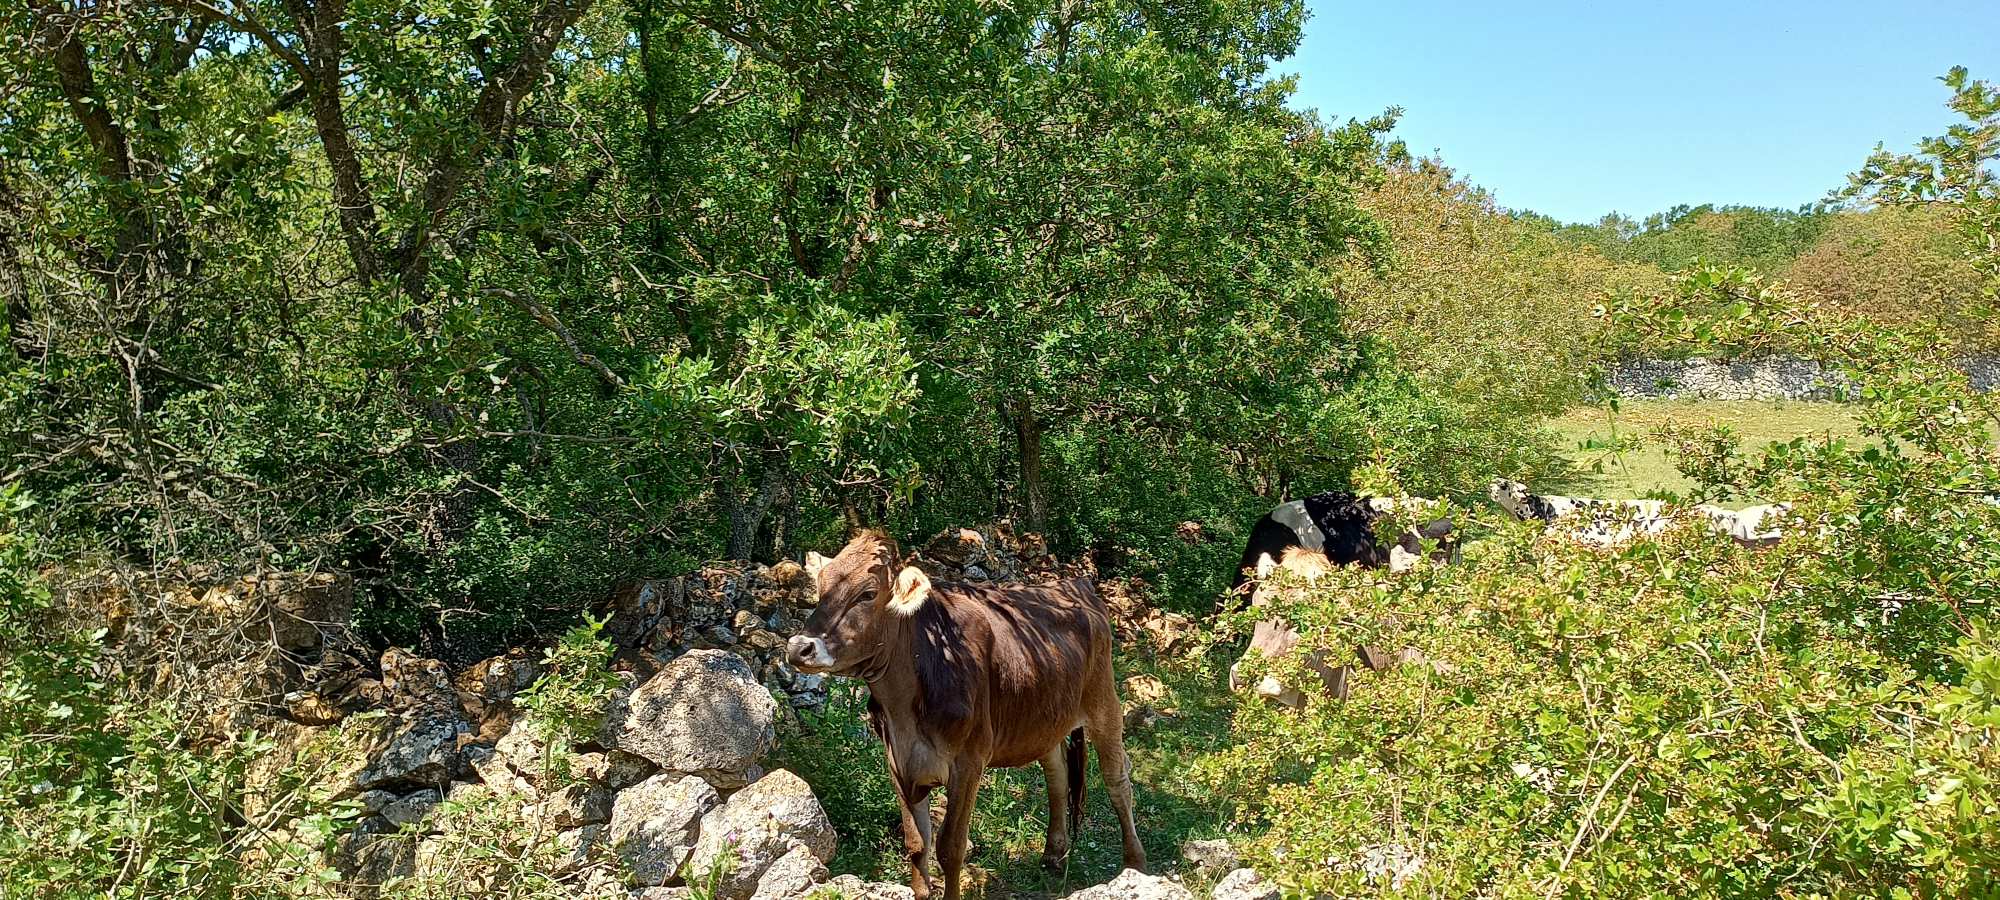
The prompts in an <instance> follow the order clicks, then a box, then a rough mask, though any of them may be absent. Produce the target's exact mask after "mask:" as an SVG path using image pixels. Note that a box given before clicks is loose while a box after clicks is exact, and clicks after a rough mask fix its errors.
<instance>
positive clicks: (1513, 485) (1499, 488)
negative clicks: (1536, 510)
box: [1486, 478, 1534, 519]
mask: <svg viewBox="0 0 2000 900" xmlns="http://www.w3.org/2000/svg"><path fill="white" fill-rule="evenodd" d="M1486 496H1488V497H1491V498H1493V502H1495V503H1498V504H1500V508H1501V509H1504V510H1506V511H1508V512H1510V513H1513V514H1514V515H1515V516H1517V517H1519V518H1523V519H1525V518H1527V517H1528V515H1529V500H1530V499H1531V498H1533V497H1534V495H1533V494H1530V493H1528V486H1527V485H1525V484H1522V483H1520V482H1518V481H1509V480H1508V479H1505V478H1495V479H1493V483H1492V484H1490V485H1488V486H1487V487H1486Z"/></svg>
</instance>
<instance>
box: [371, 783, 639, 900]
mask: <svg viewBox="0 0 2000 900" xmlns="http://www.w3.org/2000/svg"><path fill="white" fill-rule="evenodd" d="M455 794H456V796H454V797H452V798H450V799H446V800H444V801H443V802H441V803H439V804H438V806H437V808H436V809H435V810H434V811H433V812H432V813H431V815H430V816H429V817H428V818H427V819H426V820H425V821H424V822H423V823H422V824H421V825H420V826H412V827H413V828H416V827H421V828H423V829H425V830H432V829H435V830H436V831H437V832H438V833H437V834H435V835H432V836H429V837H426V838H424V839H423V848H424V863H423V865H422V866H419V867H418V869H417V871H416V872H415V874H412V875H407V876H402V877H399V878H394V879H391V880H390V881H389V882H388V883H387V884H385V885H383V886H382V891H381V896H382V897H384V898H386V900H475V898H480V897H491V896H494V895H495V894H501V895H504V896H508V897H516V898H520V900H567V898H572V897H575V896H577V895H578V894H579V893H580V892H581V891H580V890H579V889H580V888H581V887H582V886H583V885H584V884H586V883H587V882H588V881H589V879H590V878H591V877H592V876H593V875H598V874H600V873H599V871H598V870H600V869H603V868H605V867H606V864H605V863H604V862H603V861H602V860H586V859H585V858H584V857H583V855H582V854H581V853H578V852H577V850H576V847H575V846H574V845H571V846H565V845H564V843H563V842H562V840H561V839H560V837H559V835H558V834H557V833H556V830H555V829H554V828H553V827H552V826H551V825H550V824H549V823H548V820H547V819H546V818H544V817H542V816H538V815H534V814H533V810H532V808H531V807H528V808H524V806H523V804H522V803H521V802H520V800H519V799H518V798H514V797H509V796H507V795H506V794H504V793H502V792H499V791H494V790H489V789H486V788H484V787H480V788H472V789H462V790H460V791H457V792H455ZM416 839H417V837H416V835H414V834H409V835H398V836H395V837H390V838H386V840H416Z"/></svg>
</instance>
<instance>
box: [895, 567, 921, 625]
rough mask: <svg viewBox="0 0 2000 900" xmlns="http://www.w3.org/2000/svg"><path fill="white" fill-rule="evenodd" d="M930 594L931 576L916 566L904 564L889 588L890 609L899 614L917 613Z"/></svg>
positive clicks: (910, 614)
mask: <svg viewBox="0 0 2000 900" xmlns="http://www.w3.org/2000/svg"><path fill="white" fill-rule="evenodd" d="M930 596H931V577H930V576H929V575H925V574H924V570H922V569H919V568H917V567H916V566H904V567H903V571H901V572H897V573H896V583H895V585H894V586H893V587H891V588H890V590H889V611H890V612H892V613H895V614H896V615H899V616H912V615H916V612H917V610H919V609H921V608H923V605H924V601H925V600H928V599H930Z"/></svg>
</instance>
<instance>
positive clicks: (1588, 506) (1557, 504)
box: [1487, 478, 1792, 547]
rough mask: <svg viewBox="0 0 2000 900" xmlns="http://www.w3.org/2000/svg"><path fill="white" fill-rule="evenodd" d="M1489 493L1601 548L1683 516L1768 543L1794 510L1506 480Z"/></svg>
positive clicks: (1520, 514) (1748, 542)
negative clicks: (1571, 491) (1537, 487)
mask: <svg viewBox="0 0 2000 900" xmlns="http://www.w3.org/2000/svg"><path fill="white" fill-rule="evenodd" d="M1487 493H1488V495H1489V496H1491V497H1492V498H1493V502H1495V503H1498V504H1500V507H1501V508H1502V509H1505V510H1507V511H1508V512H1510V513H1513V514H1514V516H1515V517H1516V518H1519V519H1524V520H1525V519H1539V520H1541V521H1544V522H1550V523H1555V522H1563V523H1564V524H1565V525H1566V526H1567V527H1568V529H1569V534H1570V536H1571V537H1573V538H1575V539H1577V540H1578V541H1580V542H1582V543H1585V544H1592V545H1596V546H1600V547H1605V546H1611V545H1613V544H1620V543H1623V542H1625V541H1628V540H1632V539H1634V538H1637V537H1641V536H1644V535H1654V534H1659V533H1660V532H1662V531H1665V530H1667V528H1668V527H1669V526H1671V525H1673V524H1674V522H1676V521H1678V520H1680V519H1681V518H1683V517H1687V518H1694V517H1699V520H1700V522H1701V523H1702V524H1703V525H1705V526H1707V528H1708V529H1709V530H1710V531H1713V532H1715V533H1717V534H1723V535H1727V536H1729V537H1730V538H1731V539H1733V540H1735V541H1736V542H1737V543H1739V544H1743V545H1745V546H1750V547H1762V546H1768V545H1770V544H1774V543H1776V542H1777V541H1778V539H1779V538H1781V537H1783V536H1784V533H1783V531H1782V530H1780V529H1779V528H1778V525H1777V523H1778V522H1779V520H1781V519H1783V518H1784V516H1785V515H1786V514H1787V513H1789V512H1791V509H1792V505H1791V504H1789V503H1766V504H1762V505H1759V506H1751V507H1747V508H1744V509H1737V510H1731V509H1723V508H1722V507H1719V506H1710V505H1708V504H1705V503H1703V504H1696V505H1695V506H1692V507H1679V508H1676V507H1671V506H1669V505H1668V504H1667V503H1666V501H1663V500H1598V499H1594V498H1590V497H1560V496H1555V495H1552V494H1536V493H1532V492H1530V491H1529V490H1528V487H1527V485H1524V484H1522V483H1520V482H1518V481H1508V480H1507V479H1504V478H1499V479H1494V481H1493V484H1492V486H1491V487H1490V488H1488V490H1487Z"/></svg>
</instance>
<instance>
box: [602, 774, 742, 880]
mask: <svg viewBox="0 0 2000 900" xmlns="http://www.w3.org/2000/svg"><path fill="white" fill-rule="evenodd" d="M718 800H719V798H718V797H717V796H716V793H715V788H712V787H709V785H708V782H706V781H703V780H701V779H700V778H698V777H696V776H693V775H681V774H678V773H672V772H663V773H661V774H659V775H655V776H653V777H651V778H648V779H646V780H645V781H643V782H640V783H639V784H638V785H636V786H634V787H632V788H630V789H628V790H625V791H623V792H621V793H619V795H618V799H617V800H616V801H615V802H614V803H613V804H612V807H611V832H610V838H611V845H612V846H613V847H615V848H616V849H617V851H618V855H619V856H620V857H621V858H622V859H623V860H624V861H625V865H626V867H627V868H629V869H630V870H631V872H632V880H633V881H634V882H636V883H637V884H638V885H640V886H641V887H650V886H653V885H659V884H664V883H666V882H667V881H668V880H669V879H671V878H672V877H673V876H674V875H675V874H676V873H677V872H679V871H680V868H681V863H683V862H685V861H687V857H688V854H689V852H691V851H692V850H693V849H694V846H695V836H696V833H697V829H699V828H700V826H701V821H702V816H703V815H704V814H706V813H707V812H709V811H710V810H711V809H714V808H715V804H716V803H717V802H718Z"/></svg>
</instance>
